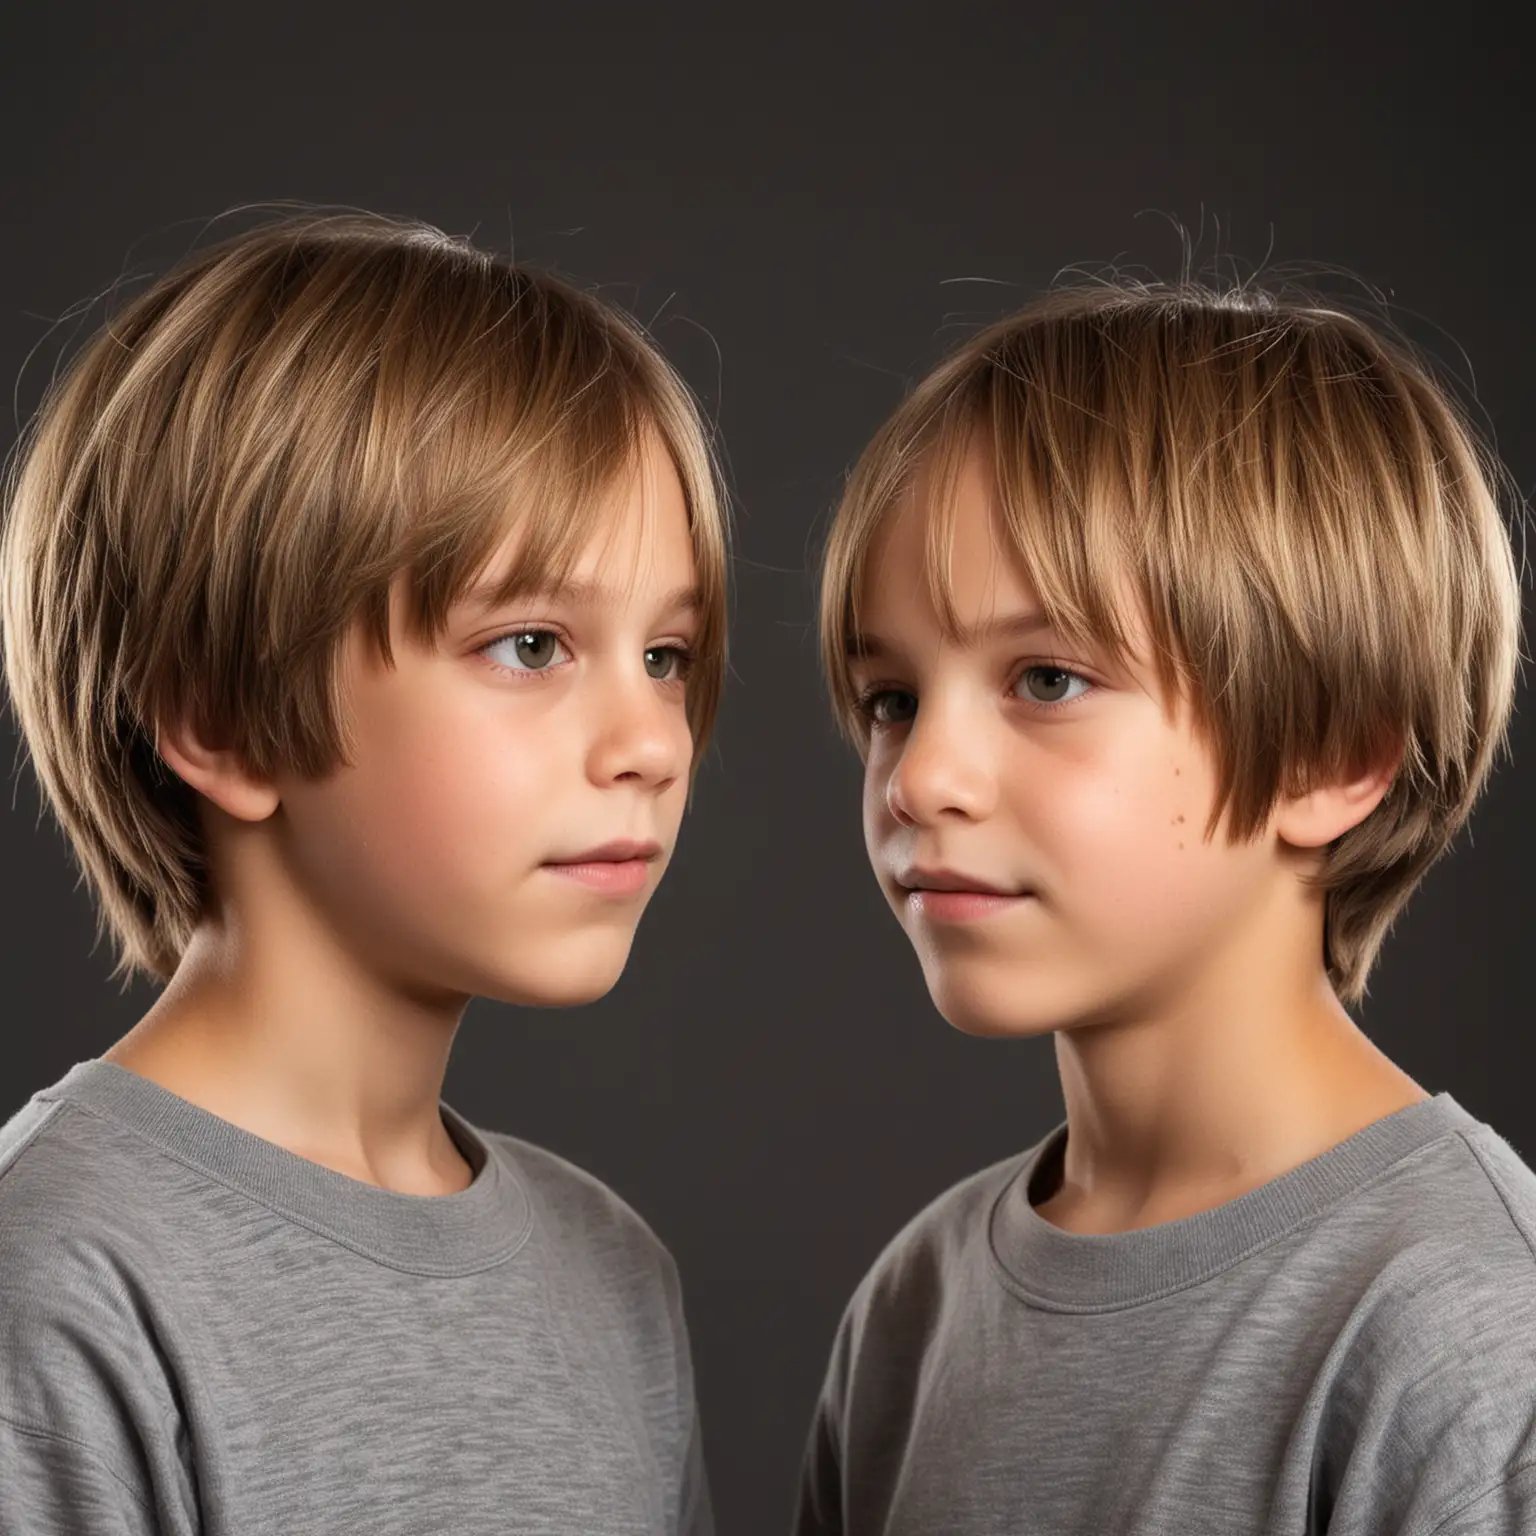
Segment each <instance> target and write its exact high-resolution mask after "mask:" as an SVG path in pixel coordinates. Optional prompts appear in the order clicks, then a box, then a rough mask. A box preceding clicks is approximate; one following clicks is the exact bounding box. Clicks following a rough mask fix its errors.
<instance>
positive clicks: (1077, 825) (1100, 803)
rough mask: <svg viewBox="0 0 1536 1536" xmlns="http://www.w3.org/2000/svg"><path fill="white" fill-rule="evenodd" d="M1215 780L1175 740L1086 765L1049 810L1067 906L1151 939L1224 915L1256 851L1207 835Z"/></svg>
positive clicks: (1050, 833)
mask: <svg viewBox="0 0 1536 1536" xmlns="http://www.w3.org/2000/svg"><path fill="white" fill-rule="evenodd" d="M1215 788H1216V786H1215V780H1214V778H1213V776H1212V774H1211V772H1210V770H1209V768H1208V767H1207V765H1206V764H1205V763H1204V762H1203V761H1202V760H1201V759H1200V758H1199V757H1198V756H1197V755H1195V754H1192V753H1188V752H1183V751H1179V750H1170V749H1169V747H1168V746H1167V745H1165V744H1160V745H1159V746H1157V747H1155V748H1154V747H1149V748H1148V749H1147V750H1146V751H1145V752H1143V753H1138V754H1135V755H1128V756H1127V757H1125V758H1124V759H1122V760H1117V761H1116V762H1114V763H1106V764H1103V765H1099V766H1097V767H1096V768H1094V769H1092V770H1084V771H1082V772H1080V773H1078V774H1077V775H1075V776H1072V777H1070V778H1069V779H1068V780H1067V781H1065V782H1064V785H1063V788H1062V791H1061V793H1060V795H1059V796H1058V797H1057V798H1056V800H1055V802H1054V803H1053V805H1052V806H1051V807H1048V808H1046V807H1042V810H1041V814H1042V815H1043V817H1044V818H1045V821H1044V825H1045V827H1046V828H1048V829H1049V830H1048V833H1047V836H1048V837H1049V839H1050V841H1049V843H1048V845H1047V846H1048V847H1050V848H1052V849H1053V850H1055V851H1056V852H1058V853H1059V856H1060V863H1059V865H1058V866H1057V868H1058V876H1059V877H1064V888H1065V904H1066V905H1067V906H1068V907H1072V906H1074V905H1075V904H1076V901H1077V898H1078V897H1079V896H1081V897H1083V898H1085V905H1084V908H1083V910H1085V911H1087V912H1091V914H1092V919H1093V920H1095V921H1098V920H1102V921H1103V922H1104V923H1105V924H1106V925H1108V926H1110V927H1112V928H1113V929H1114V930H1115V931H1116V932H1118V933H1120V934H1121V935H1127V934H1131V933H1137V932H1139V933H1142V934H1145V935H1148V936H1150V935H1151V934H1153V933H1155V932H1158V931H1166V930H1167V929H1169V928H1171V927H1187V926H1188V925H1190V924H1191V923H1203V922H1205V921H1206V920H1208V919H1212V918H1215V917H1219V915H1220V913H1221V911H1222V909H1223V908H1224V907H1225V906H1226V905H1227V904H1228V903H1229V902H1230V901H1231V899H1232V897H1233V895H1234V893H1235V891H1236V890H1237V889H1238V888H1239V887H1240V886H1241V884H1242V881H1243V878H1244V869H1245V864H1246V861H1245V858H1244V854H1245V852H1246V850H1244V849H1241V848H1230V847H1228V845H1227V844H1226V842H1225V837H1224V833H1223V832H1221V831H1219V830H1218V832H1217V833H1216V834H1215V835H1214V836H1213V837H1212V838H1211V840H1210V841H1207V840H1206V836H1205V831H1206V825H1205V824H1206V820H1207V818H1208V817H1209V815H1210V808H1211V805H1212V803H1213V801H1214V796H1215Z"/></svg>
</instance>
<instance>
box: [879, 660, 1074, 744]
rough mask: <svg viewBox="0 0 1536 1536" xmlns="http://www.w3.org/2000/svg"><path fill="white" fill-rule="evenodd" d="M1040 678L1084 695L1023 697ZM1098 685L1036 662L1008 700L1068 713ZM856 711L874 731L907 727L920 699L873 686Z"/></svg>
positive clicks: (1053, 665) (902, 690)
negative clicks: (1077, 688)
mask: <svg viewBox="0 0 1536 1536" xmlns="http://www.w3.org/2000/svg"><path fill="white" fill-rule="evenodd" d="M1037 675H1044V676H1045V677H1047V678H1048V679H1049V681H1048V682H1047V684H1046V686H1047V687H1048V688H1053V687H1057V686H1060V682H1061V681H1062V680H1064V681H1065V682H1066V683H1067V685H1068V686H1069V687H1070V686H1071V684H1072V683H1081V684H1082V685H1083V688H1082V690H1081V692H1079V693H1076V694H1069V695H1068V696H1067V697H1064V698H1058V699H1040V698H1032V697H1029V696H1027V695H1025V694H1022V693H1020V691H1019V690H1020V688H1021V687H1022V686H1024V685H1025V684H1026V683H1027V681H1028V680H1029V679H1030V678H1032V677H1034V676H1037ZM1095 686H1096V685H1095V684H1094V682H1093V681H1092V679H1091V678H1088V677H1086V676H1084V674H1083V673H1081V672H1078V671H1076V670H1075V669H1074V668H1072V667H1064V666H1059V665H1057V664H1056V663H1055V662H1045V661H1037V662H1031V663H1029V665H1027V666H1025V667H1023V668H1022V669H1021V670H1020V671H1019V673H1018V675H1017V676H1016V677H1015V679H1014V681H1013V682H1012V683H1010V684H1009V687H1008V693H1009V696H1010V697H1011V698H1013V699H1015V700H1017V701H1018V702H1020V703H1022V704H1024V705H1026V706H1027V707H1028V708H1030V709H1032V710H1039V711H1049V710H1056V709H1065V708H1066V707H1067V706H1068V705H1069V704H1075V703H1076V702H1077V700H1078V699H1080V698H1083V697H1084V696H1085V695H1086V694H1088V693H1091V692H1092V691H1093V689H1094V687H1095ZM854 708H855V709H856V710H857V712H858V714H859V716H860V718H861V719H863V720H864V721H865V722H866V723H867V724H868V725H869V726H870V727H871V728H875V727H880V726H895V725H906V724H908V723H910V721H911V720H912V717H913V716H914V715H916V713H917V695H916V693H914V692H913V691H912V690H911V689H910V688H898V687H894V686H892V685H891V684H889V683H872V684H871V685H870V686H869V687H867V688H865V689H863V690H862V691H861V692H860V693H859V695H858V697H857V698H856V699H855V701H854Z"/></svg>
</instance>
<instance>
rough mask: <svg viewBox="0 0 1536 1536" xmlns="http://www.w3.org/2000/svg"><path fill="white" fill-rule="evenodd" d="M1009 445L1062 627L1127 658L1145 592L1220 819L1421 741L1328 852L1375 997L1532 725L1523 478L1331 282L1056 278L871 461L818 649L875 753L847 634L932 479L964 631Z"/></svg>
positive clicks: (1030, 570)
mask: <svg viewBox="0 0 1536 1536" xmlns="http://www.w3.org/2000/svg"><path fill="white" fill-rule="evenodd" d="M976 443H979V444H981V445H983V447H984V449H985V451H986V453H987V456H988V459H989V464H990V469H991V472H992V475H993V478H994V486H995V501H996V508H997V515H998V518H999V521H1000V525H1001V532H1002V535H1003V537H1004V539H1005V541H1006V543H1007V545H1008V546H1009V547H1010V548H1012V549H1013V550H1014V552H1015V553H1016V554H1017V556H1018V558H1019V560H1020V562H1021V566H1022V569H1023V570H1025V571H1026V572H1027V574H1028V577H1029V579H1030V581H1031V583H1032V585H1033V586H1034V588H1035V589H1036V592H1037V594H1038V597H1039V600H1040V606H1041V608H1042V610H1043V612H1044V614H1045V616H1046V618H1047V619H1048V620H1049V622H1050V623H1051V624H1052V626H1053V627H1054V628H1055V629H1056V630H1057V631H1058V633H1060V634H1061V635H1062V636H1063V637H1064V638H1066V639H1068V640H1069V641H1072V642H1078V643H1087V644H1097V645H1099V646H1101V647H1103V648H1104V649H1105V650H1106V651H1107V652H1108V653H1109V654H1110V656H1111V657H1112V658H1113V659H1115V660H1124V659H1125V658H1126V656H1127V654H1128V652H1129V651H1130V649H1131V647H1132V638H1131V636H1132V629H1131V626H1130V622H1129V621H1130V620H1131V618H1132V615H1131V614H1129V613H1127V612H1124V611H1122V609H1121V607H1120V605H1119V602H1118V601H1117V594H1120V593H1124V592H1127V591H1129V593H1130V594H1131V595H1132V597H1133V598H1134V601H1135V603H1136V606H1137V608H1138V610H1139V612H1138V613H1137V614H1136V615H1135V617H1136V618H1137V619H1138V621H1139V624H1140V627H1141V628H1142V629H1143V631H1144V633H1145V634H1146V636H1147V637H1148V638H1149V640H1150V646H1151V656H1150V660H1151V663H1152V665H1153V668H1154V670H1155V673H1156V676H1157V677H1158V679H1159V681H1160V683H1161V685H1162V687H1163V689H1164V691H1165V694H1166V695H1168V696H1169V697H1170V698H1177V699H1180V700H1183V701H1186V702H1187V703H1188V704H1189V706H1190V707H1191V708H1192V710H1193V712H1194V715H1195V718H1196V720H1197V722H1198V725H1199V726H1200V728H1201V729H1202V731H1203V733H1204V735H1205V736H1206V738H1207V739H1208V740H1209V742H1210V743H1211V745H1212V748H1213V752H1214V756H1215V761H1216V765H1217V770H1218V782H1219V789H1218V794H1217V800H1216V804H1215V806H1214V808H1213V811H1212V815H1211V820H1210V823H1209V825H1208V827H1207V829H1206V831H1207V835H1208V836H1209V835H1214V833H1215V832H1216V830H1217V828H1218V827H1219V826H1220V824H1221V823H1222V821H1223V819H1225V821H1226V824H1227V833H1228V836H1229V837H1230V838H1231V839H1233V840H1234V841H1241V840H1244V839H1247V838H1249V837H1251V836H1253V835H1254V834H1255V833H1256V832H1257V830H1258V829H1259V828H1260V827H1261V826H1262V824H1263V823H1264V821H1265V819H1266V818H1267V816H1268V814H1269V812H1270V810H1271V808H1272V807H1273V805H1274V803H1275V801H1276V799H1277V797H1278V796H1280V795H1281V794H1282V793H1294V792H1300V791H1302V790H1304V789H1305V788H1306V787H1307V786H1308V785H1310V784H1313V783H1318V782H1326V781H1328V780H1329V779H1333V778H1337V777H1341V776H1344V775H1348V774H1352V773H1355V772H1358V771H1360V770H1362V769H1365V768H1369V767H1372V766H1375V765H1377V764H1380V763H1382V762H1384V761H1386V760H1388V759H1389V757H1390V756H1391V755H1393V754H1394V753H1395V751H1396V750H1397V749H1398V748H1400V749H1401V751H1402V764H1401V767H1400V768H1399V770H1398V772H1397V775H1396V777H1395V779H1394V781H1393V783H1392V786H1391V788H1390V790H1389V791H1388V794H1387V797H1386V798H1385V799H1384V800H1383V801H1382V803H1381V804H1380V805H1378V806H1377V807H1376V809H1375V810H1374V811H1373V812H1372V813H1371V814H1370V815H1369V816H1367V817H1366V818H1365V819H1364V820H1363V821H1362V822H1361V823H1360V824H1358V825H1357V826H1355V827H1353V828H1351V829H1350V830H1349V831H1348V832H1347V833H1345V834H1344V835H1343V836H1342V837H1340V838H1338V839H1337V840H1336V841H1335V842H1334V843H1333V844H1332V845H1330V847H1329V848H1328V849H1327V850H1326V857H1325V860H1324V863H1323V867H1322V868H1321V870H1320V872H1319V873H1318V875H1317V883H1318V884H1319V885H1320V886H1321V887H1322V888H1323V889H1324V890H1325V892H1326V905H1325V944H1324V961H1325V964H1326V966H1327V969H1328V973H1329V976H1330V979H1331V981H1332V983H1333V985H1334V987H1335V989H1336V991H1337V992H1338V994H1339V996H1340V997H1341V998H1342V999H1343V1000H1344V1001H1346V1002H1349V1003H1354V1002H1358V1001H1359V1000H1360V998H1361V997H1362V996H1363V995H1364V992H1365V988H1366V980H1367V977H1368V975H1369V972H1370V969H1371V966H1372V964H1373V963H1374V960H1375V958H1376V955H1377V953H1378V951H1379V949H1380V946H1381V943H1382V941H1383V940H1384V938H1385V937H1386V935H1387V932H1388V931H1389V929H1390V927H1391V924H1392V922H1393V920H1394V918H1395V917H1396V915H1397V914H1398V912H1399V911H1400V910H1401V908H1402V906H1403V904H1404V903H1405V902H1406V901H1407V899H1408V897H1409V895H1410V894H1411V892H1412V891H1413V889H1414V887H1415V886H1416V885H1417V884H1418V882H1419V881H1420V879H1422V877H1423V875H1424V873H1425V871H1426V870H1427V869H1428V868H1429V867H1430V865H1431V864H1433V863H1434V862H1435V860H1436V859H1438V858H1439V857H1440V856H1441V855H1442V854H1443V853H1444V852H1445V851H1446V849H1447V848H1448V847H1449V845H1450V843H1451V841H1452V840H1453V838H1454V836H1455V834H1456V833H1457V831H1458V830H1459V829H1460V827H1461V826H1462V824H1463V823H1464V822H1465V820H1466V818H1467V816H1468V814H1469V813H1470V811H1471V808H1472V805H1473V803H1474V802H1475V800H1476V798H1477V796H1478V795H1479V793H1480V792H1481V790H1482V787H1483V785H1484V783H1485V781H1486V778H1487V775H1488V773H1489V771H1490V769H1491V767H1492V765H1493V762H1494V759H1495V756H1496V753H1497V752H1498V750H1499V749H1500V747H1501V746H1502V745H1503V743H1504V741H1505V737H1506V731H1507V726H1508V720H1509V715H1510V712H1511V709H1512V705H1513V697H1514V688H1515V682H1516V672H1517V665H1518V661H1519V628H1520V584H1519V573H1518V572H1517V569H1516V564H1515V559H1514V553H1513V550H1512V548H1511V543H1510V536H1509V532H1508V530H1507V529H1506V526H1505V523H1504V520H1503V518H1502V516H1501V513H1500V509H1499V493H1500V491H1501V490H1502V491H1505V492H1508V493H1509V499H1510V501H1511V506H1512V510H1513V509H1514V508H1515V507H1517V506H1518V497H1516V496H1514V495H1513V492H1512V488H1511V487H1509V485H1508V481H1507V477H1506V476H1505V475H1504V474H1503V472H1502V470H1501V469H1500V467H1499V465H1498V464H1497V462H1496V460H1495V459H1494V458H1493V456H1492V454H1491V453H1489V452H1488V451H1487V450H1486V449H1485V448H1484V447H1483V446H1482V445H1481V444H1480V442H1479V440H1478V438H1477V435H1476V434H1475V433H1474V432H1473V431H1472V430H1471V428H1470V426H1469V425H1468V423H1467V421H1466V419H1465V418H1464V416H1463V415H1462V413H1461V412H1460V411H1459V410H1458V409H1457V407H1456V406H1455V404H1454V403H1453V401H1452V399H1451V398H1450V396H1449V395H1448V394H1447V392H1446V391H1445V390H1443V389H1442V388H1441V387H1440V386H1439V385H1438V384H1437V383H1436V381H1435V379H1434V378H1433V376H1432V374H1431V373H1430V371H1429V369H1428V368H1427V366H1425V365H1424V364H1423V363H1421V362H1420V361H1419V359H1418V358H1417V357H1416V356H1415V355H1414V354H1413V353H1412V351H1411V350H1410V349H1409V348H1408V347H1407V345H1406V344H1403V343H1399V342H1397V341H1396V340H1394V339H1391V338H1390V337H1388V336H1387V335H1386V334H1384V333H1383V332H1382V331H1379V330H1378V329H1377V328H1375V327H1373V326H1371V325H1369V324H1367V323H1366V322H1365V321H1363V320H1361V319H1360V318H1358V317H1356V316H1354V315H1352V314H1349V313H1346V312H1343V311H1340V310H1338V309H1335V308H1330V307H1328V306H1326V305H1324V304H1322V303H1321V302H1319V301H1317V300H1313V299H1308V298H1305V297H1297V298H1291V297H1285V298H1281V297H1278V296H1273V295H1266V294H1264V293H1262V292H1258V291H1255V290H1251V289H1247V290H1239V291H1235V292H1224V291H1220V290H1216V289H1212V288H1208V287H1204V286H1201V285H1198V284H1194V283H1181V284H1177V285H1156V284H1133V283H1127V282H1118V281H1117V282H1112V283H1105V284H1096V285H1092V286H1084V287H1074V288H1064V289H1058V290H1056V291H1054V292H1053V293H1051V294H1049V295H1047V296H1046V297H1045V298H1043V299H1041V300H1040V301H1038V302H1037V303H1035V304H1033V305H1031V306H1029V307H1028V308H1026V309H1024V310H1023V311H1021V312H1020V313H1018V314H1016V315H1014V316H1012V317H1010V318H1008V319H1006V320H1004V321H1002V322H1000V323H998V324H996V325H994V326H992V327H990V328H989V329H987V330H985V331H983V332H982V333H980V334H979V335H977V336H975V337H974V338H972V339H971V340H969V341H967V342H966V343H964V344H962V345H961V346H960V347H959V348H958V349H957V350H956V351H955V352H954V353H953V354H952V355H951V356H950V357H948V358H947V359H946V360H945V361H944V362H943V363H941V364H940V365H939V367H938V368H936V369H935V370H934V371H933V373H932V374H930V375H929V376H928V377H927V378H926V379H924V380H923V381H922V382H921V383H920V384H919V385H918V386H917V387H916V388H915V389H914V390H913V391H912V392H911V393H910V394H909V395H908V397H907V398H906V399H905V400H904V401H903V402H902V404H901V405H900V406H899V407H898V409H897V410H896V412H895V413H894V414H893V416H892V417H891V418H890V419H889V420H888V421H887V422H886V423H885V425H884V426H883V427H882V428H881V429H880V430H879V432H878V433H877V434H876V436H875V438H874V439H873V441H872V442H871V443H870V444H869V446H868V447H867V449H866V450H865V452H864V454H863V455H862V457H861V458H860V459H859V461H858V464H857V465H856V467H855V469H854V471H853V473H852V475H851V476H850V479H849V482H848V485H847V488H846V491H845V494H844V497H843V500H842V504H841V506H840V508H839V510H838V513H837V516H836V519H835V521H834V524H833V528H832V531H831V534H830V538H829V540H828V545H827V550H826V556H825V561H824V566H823V580H822V594H821V612H820V629H821V649H822V660H823V666H824V670H825V672H826V675H827V678H828V681H829V685H830V689H831V694H832V699H833V704H834V708H835V710H836V713H837V715H838V718H839V721H840V722H841V723H842V725H843V727H844V729H845V730H846V731H847V733H848V734H849V735H850V737H851V738H852V739H853V740H854V741H855V743H856V744H857V745H859V747H860V749H861V750H863V749H864V748H865V747H866V746H867V735H866V727H865V725H864V722H863V720H862V718H861V716H860V714H859V712H858V710H857V708H856V699H855V694H854V689H853V684H852V681H851V676H850V670H849V664H848V646H849V643H850V640H851V639H852V637H853V636H854V635H856V634H857V632H858V627H859V626H858V612H859V602H860V591H861V588H862V585H863V583H864V580H865V574H866V566H867V563H868V559H869V555H870V551H871V548H872V546H873V544H874V541H875V539H876V537H877V535H878V534H879V532H880V530H881V528H882V527H883V526H884V524H885V521H886V519H887V518H888V517H889V516H890V514H891V512H892V510H893V509H894V508H895V507H896V506H897V505H898V504H900V503H902V502H903V501H904V499H906V498H908V497H909V496H910V494H911V492H912V489H913V487H914V484H915V483H916V480H917V477H918V475H919V473H920V472H921V473H922V475H923V484H924V486H925V487H926V488H927V491H928V494H927V496H926V497H925V502H924V508H923V515H924V516H925V518H926V519H927V530H926V539H927V546H926V547H927V554H928V563H927V572H926V575H927V581H928V586H929V590H930V592H931V593H932V595H933V598H934V602H935V605H936V608H937V610H938V612H939V614H940V616H941V619H942V620H943V621H944V622H945V623H946V624H948V625H950V626H953V625H954V622H955V616H954V611H953V606H952V602H951V599H950V596H949V591H948V584H947V578H946V574H945V573H946V569H947V562H948V549H949V541H950V530H951V527H952V523H953V517H954V506H953V496H952V490H953V485H954V481H955V477H956V474H957V472H958V466H959V463H960V460H961V458H962V457H963V455H964V454H965V453H966V452H967V451H968V450H969V449H970V447H971V446H972V445H973V444H976Z"/></svg>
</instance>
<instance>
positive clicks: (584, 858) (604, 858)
mask: <svg viewBox="0 0 1536 1536" xmlns="http://www.w3.org/2000/svg"><path fill="white" fill-rule="evenodd" d="M660 853H661V844H660V843H657V842H644V843H640V842H636V841H634V840H633V839H632V838H616V839H615V840H614V841H613V842H610V843H600V844H599V845H598V846H597V847H596V848H588V849H587V850H586V852H585V853H573V854H571V855H569V856H568V857H566V858H560V859H546V860H545V862H546V863H548V864H556V865H559V864H627V863H629V862H630V860H632V859H640V860H642V861H644V862H645V863H649V862H650V861H651V860H652V859H654V858H657V857H658V856H659V855H660Z"/></svg>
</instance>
